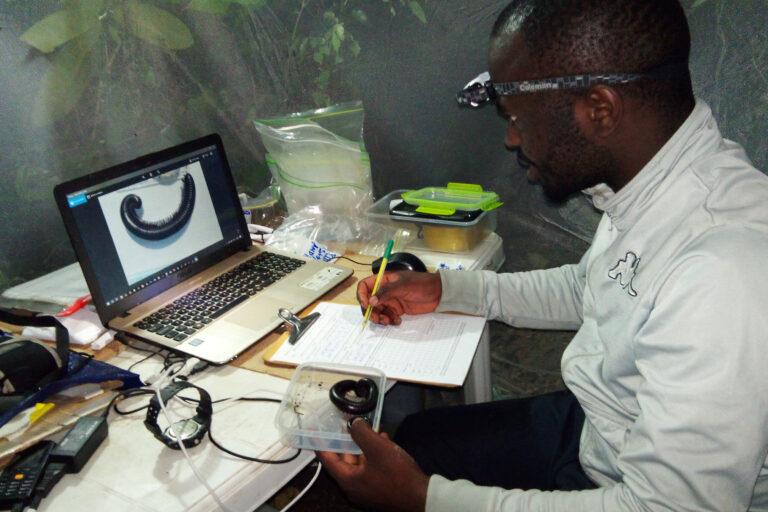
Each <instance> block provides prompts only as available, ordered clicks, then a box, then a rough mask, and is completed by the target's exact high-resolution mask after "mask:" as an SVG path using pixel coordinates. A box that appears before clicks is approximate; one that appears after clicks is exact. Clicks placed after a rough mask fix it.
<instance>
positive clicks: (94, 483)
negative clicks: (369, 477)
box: [38, 350, 314, 512]
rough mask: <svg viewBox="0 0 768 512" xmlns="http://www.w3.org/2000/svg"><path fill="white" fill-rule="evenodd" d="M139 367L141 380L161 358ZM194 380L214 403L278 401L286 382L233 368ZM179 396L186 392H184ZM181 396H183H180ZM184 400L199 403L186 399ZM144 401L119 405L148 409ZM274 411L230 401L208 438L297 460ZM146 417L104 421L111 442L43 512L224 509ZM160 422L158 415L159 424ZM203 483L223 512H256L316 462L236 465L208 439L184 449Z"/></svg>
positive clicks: (127, 359)
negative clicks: (247, 398)
mask: <svg viewBox="0 0 768 512" xmlns="http://www.w3.org/2000/svg"><path fill="white" fill-rule="evenodd" d="M142 357H144V354H141V353H139V352H136V351H132V350H128V351H125V352H122V353H121V354H120V355H119V356H117V358H115V359H114V360H112V361H110V362H112V363H113V364H116V365H117V366H121V367H127V366H129V365H130V364H131V363H133V362H135V361H138V360H139V359H141V358H142ZM153 361H154V362H152V363H149V362H147V363H142V364H140V365H139V366H137V367H136V368H135V371H137V372H138V373H140V374H141V375H142V378H145V377H146V376H147V375H151V374H152V373H155V372H156V371H157V369H159V364H158V362H159V358H154V360H153ZM191 381H192V382H193V383H195V384H198V385H200V386H202V387H204V388H205V389H206V390H207V391H209V393H210V394H211V398H212V399H213V400H217V399H221V398H227V397H233V396H240V395H243V394H246V393H248V394H249V396H258V397H268V398H280V397H281V396H282V394H283V392H284V390H285V388H286V387H287V386H288V381H287V380H285V379H281V378H277V377H272V376H270V375H266V374H261V373H257V372H252V371H249V370H243V369H239V368H235V367H232V366H222V367H216V368H209V369H208V370H206V371H205V372H203V373H201V374H199V375H195V376H193V377H192V379H191ZM182 393H184V392H183V391H182ZM185 396H186V395H185ZM189 396H196V395H195V394H194V393H189ZM148 399H149V396H147V397H146V398H137V399H133V401H131V402H123V404H122V405H123V408H124V409H128V408H129V407H130V405H131V404H140V403H146V401H147V400H148ZM276 411H277V404H275V403H269V402H266V403H265V402H245V401H238V402H230V403H228V404H223V405H214V416H213V423H212V432H213V434H214V437H215V438H216V440H217V441H218V442H219V443H220V444H222V445H224V446H225V447H227V448H228V449H230V450H233V451H235V452H238V453H243V454H247V455H251V456H255V457H260V458H269V459H282V458H286V457H288V456H290V455H291V454H293V453H295V450H293V449H290V448H286V447H284V446H283V445H282V444H281V443H280V442H279V440H278V432H277V430H276V429H275V427H274V425H273V417H274V415H275V413H276ZM171 412H172V413H174V412H177V413H178V414H179V415H178V418H179V419H180V418H181V417H185V416H186V417H188V416H192V415H193V409H191V408H186V409H185V408H183V407H180V406H175V407H174V408H173V409H172V410H171ZM144 417H145V412H144V411H141V412H137V413H134V414H131V415H128V416H121V415H119V414H116V413H115V412H114V411H112V412H110V414H109V435H108V437H107V439H106V440H105V441H104V442H103V444H102V445H101V446H100V447H99V448H98V450H97V451H96V452H95V453H94V455H93V456H92V457H91V460H90V461H89V462H88V463H87V464H86V465H85V467H84V468H83V469H82V470H81V471H80V473H77V474H68V475H65V476H64V478H63V479H62V480H61V481H60V482H59V483H58V485H57V486H56V487H54V489H53V491H51V494H49V495H48V497H47V498H46V499H45V500H43V502H42V503H41V505H40V507H39V509H38V510H40V511H41V512H59V511H61V512H71V511H73V510H79V511H94V512H95V511H102V510H103V511H110V512H122V511H125V512H129V511H130V512H150V511H151V512H173V511H212V510H222V509H221V508H220V507H219V506H218V504H217V503H216V500H215V499H214V498H213V497H212V496H211V495H210V493H209V492H208V491H207V489H206V488H205V486H204V485H203V484H202V483H201V482H200V481H199V480H198V478H197V477H196V476H195V473H194V471H193V470H192V468H191V466H190V465H189V463H188V461H187V460H186V459H185V457H184V455H183V454H182V452H181V451H177V450H172V449H170V448H167V447H166V446H165V445H163V444H162V443H161V442H159V441H158V440H156V439H155V438H154V437H153V436H152V434H151V433H150V432H149V431H148V430H147V429H146V428H145V426H144V424H143V421H144ZM160 421H163V418H162V413H161V419H160ZM188 453H189V455H190V457H191V459H192V462H193V463H194V464H195V465H196V467H197V469H198V471H199V473H200V474H201V476H202V477H203V478H204V479H205V480H206V481H207V482H208V484H209V485H210V486H211V487H212V488H213V490H214V492H215V493H216V495H217V496H218V498H219V499H220V500H221V501H222V502H223V504H224V506H225V507H226V509H227V510H229V511H231V512H239V511H253V510H254V509H256V508H257V507H258V506H259V505H261V504H262V503H264V502H265V501H267V500H268V499H269V498H270V497H271V496H272V495H273V494H274V493H275V492H277V491H278V490H279V489H280V488H281V487H283V486H284V485H285V484H286V483H287V482H288V481H289V480H290V479H291V478H293V476H295V475H296V474H297V473H298V472H299V471H300V470H301V469H302V468H303V467H304V466H306V465H307V464H308V463H309V462H311V461H312V459H314V452H309V451H303V452H302V453H301V454H300V455H299V457H298V458H297V459H295V460H293V461H291V462H289V463H286V464H259V463H255V462H248V461H245V460H242V459H238V458H236V457H233V456H231V455H227V454H225V453H223V452H221V451H220V450H218V449H217V448H216V447H215V446H213V444H212V443H211V442H210V441H209V440H208V439H207V437H206V439H205V440H204V441H203V442H202V443H201V444H200V445H199V446H197V447H194V448H191V449H189V450H188Z"/></svg>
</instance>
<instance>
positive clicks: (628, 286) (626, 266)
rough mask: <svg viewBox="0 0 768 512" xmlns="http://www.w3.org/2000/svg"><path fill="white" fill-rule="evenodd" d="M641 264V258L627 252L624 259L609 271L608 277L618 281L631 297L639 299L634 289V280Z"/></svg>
mask: <svg viewBox="0 0 768 512" xmlns="http://www.w3.org/2000/svg"><path fill="white" fill-rule="evenodd" d="M639 264H640V258H638V257H637V255H636V254H635V253H633V252H632V251H627V255H626V256H624V259H621V260H619V261H618V262H617V263H616V265H615V266H614V267H613V268H612V269H611V270H609V271H608V277H610V278H611V279H613V280H614V281H618V282H619V284H620V285H621V287H622V288H624V289H625V290H627V293H628V294H629V296H630V297H637V292H636V291H635V289H634V288H632V280H633V279H634V278H635V272H637V266H638V265H639Z"/></svg>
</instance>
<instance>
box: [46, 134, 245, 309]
mask: <svg viewBox="0 0 768 512" xmlns="http://www.w3.org/2000/svg"><path fill="white" fill-rule="evenodd" d="M54 194H55V196H56V200H57V204H58V206H59V209H60V211H61V213H62V218H63V219H64V223H65V226H66V227H67V232H68V233H69V235H70V238H71V239H72V242H73V246H74V248H75V252H76V253H77V256H78V259H79V260H80V264H81V266H82V268H83V273H84V275H85V277H86V281H87V282H88V285H89V288H90V289H91V294H92V295H93V299H94V304H95V305H96V307H97V310H98V311H99V315H100V317H101V320H102V321H103V322H104V323H105V324H106V323H107V322H108V321H109V320H110V319H111V318H114V317H115V316H117V315H119V314H120V313H122V312H124V311H126V310H128V309H130V308H132V307H134V306H136V305H138V304H141V303H142V302H144V301H146V300H148V299H149V298H152V297H154V296H155V295H157V294H159V293H161V292H163V291H165V290H167V289H168V288H170V287H172V286H174V285H175V284H177V283H179V282H181V281H182V280H184V279H186V278H187V277H189V276H191V275H194V274H196V273H197V272H200V271H202V270H205V269H206V268H208V267H209V266H210V265H212V264H214V263H216V262H218V261H221V260H222V259H224V258H226V257H227V256H229V255H231V254H233V253H234V252H236V251H238V250H240V249H243V248H245V247H247V246H249V245H250V237H249V235H248V232H247V229H246V226H245V221H244V218H243V215H242V209H241V208H240V203H239V201H238V198H237V193H236V191H235V186H234V181H233V178H232V174H231V171H230V169H229V165H228V163H227V160H226V156H225V154H224V149H223V146H222V144H221V139H220V138H219V137H218V136H217V135H211V136H208V137H203V138H202V139H198V140H196V141H192V142H189V143H185V144H182V145H180V146H176V147H174V148H170V149H167V150H164V151H161V152H159V153H154V154H151V155H147V156H143V157H141V158H138V159H136V160H132V161H131V162H126V163H124V164H120V165H117V166H114V167H111V168H109V169H105V170H103V171H99V172H97V173H94V174H91V175H88V176H84V177H82V178H78V179H75V180H73V181H71V182H67V183H63V184H61V185H59V186H57V187H56V189H55V191H54Z"/></svg>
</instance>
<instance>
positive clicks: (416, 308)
mask: <svg viewBox="0 0 768 512" xmlns="http://www.w3.org/2000/svg"><path fill="white" fill-rule="evenodd" d="M376 277H377V276H375V275H373V276H369V277H367V278H365V279H363V280H362V281H360V282H359V283H358V285H357V301H358V302H359V303H360V307H361V308H362V311H363V314H365V311H366V309H368V304H369V303H370V305H371V316H370V321H372V322H374V323H377V324H382V325H390V324H392V325H400V323H401V322H402V318H401V317H402V315H403V314H408V315H419V314H422V313H431V312H433V311H434V310H435V308H437V305H438V303H439V302H440V297H441V296H442V292H443V285H442V282H441V280H440V275H439V274H432V273H428V272H409V271H397V272H385V273H384V275H383V276H382V278H381V282H380V283H379V286H378V289H377V290H376V295H375V296H373V297H371V294H372V291H373V288H374V284H375V283H376Z"/></svg>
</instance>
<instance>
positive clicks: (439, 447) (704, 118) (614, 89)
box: [318, 0, 768, 512]
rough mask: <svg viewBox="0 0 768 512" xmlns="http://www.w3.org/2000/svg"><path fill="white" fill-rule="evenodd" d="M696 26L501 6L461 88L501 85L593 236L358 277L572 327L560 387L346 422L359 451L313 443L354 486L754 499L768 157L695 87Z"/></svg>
mask: <svg viewBox="0 0 768 512" xmlns="http://www.w3.org/2000/svg"><path fill="white" fill-rule="evenodd" d="M689 46H690V42H689V32H688V27H687V24H686V20H685V15H684V13H683V10H682V8H681V7H680V5H679V4H678V3H677V1H676V0H514V1H513V2H512V3H511V4H510V5H509V6H508V7H507V8H506V9H505V10H504V12H503V13H502V14H501V15H500V17H499V18H498V20H497V22H496V24H495V26H494V29H493V32H492V36H491V40H490V51H489V64H490V78H491V80H492V82H493V83H488V84H485V85H481V86H478V87H476V88H475V89H473V90H472V91H473V92H474V94H473V95H471V97H470V95H469V93H467V94H465V95H464V96H462V97H463V98H465V99H467V101H469V102H474V103H476V102H477V101H481V100H483V99H484V98H485V97H488V98H489V99H490V100H492V101H495V102H496V106H497V108H498V110H499V112H500V113H501V114H502V115H504V116H505V117H507V118H508V119H509V126H508V129H507V133H506V140H505V143H506V145H507V146H508V147H510V148H512V149H515V150H516V151H517V152H518V158H519V160H520V162H521V164H524V165H525V166H527V167H528V171H527V174H528V177H529V178H530V179H531V180H533V181H536V182H538V183H539V184H541V186H542V187H543V188H544V191H545V192H546V194H547V195H548V196H549V197H550V198H552V199H554V200H562V199H564V198H567V197H569V196H570V195H572V194H574V193H577V192H579V191H580V190H585V191H586V192H587V193H589V194H591V195H592V198H593V202H594V204H595V206H596V207H597V208H599V209H600V210H602V211H603V212H604V214H603V217H602V219H601V222H600V224H599V226H598V228H597V231H596V233H595V236H594V239H593V241H592V244H591V246H590V248H589V250H588V251H587V252H586V254H585V255H584V256H583V258H582V259H581V261H580V262H579V263H578V264H574V265H566V266H563V267H560V268H556V269H550V270H544V271H532V272H525V273H516V274H495V273H492V272H441V273H440V274H410V273H388V274H387V275H386V276H385V278H384V280H383V282H382V285H381V286H380V288H379V292H378V293H377V295H376V297H371V296H370V290H371V287H372V282H371V280H370V279H368V280H366V281H363V282H361V283H360V285H359V288H358V298H359V300H360V303H361V305H362V307H363V308H365V307H367V305H368V303H369V302H370V304H371V305H372V306H373V313H372V315H371V318H372V320H373V321H374V322H379V323H383V324H390V323H394V324H397V323H399V322H400V317H401V315H402V314H414V313H422V312H426V311H433V310H437V311H461V312H466V313H473V314H482V315H486V316H487V317H488V318H490V319H499V320H502V321H504V322H507V323H509V324H510V325H513V326H520V327H533V328H556V329H567V328H573V329H577V332H576V334H575V336H574V338H573V340H572V341H571V343H570V344H569V345H568V347H567V348H566V350H565V352H564V354H563V357H562V364H561V368H562V374H563V379H564V381H565V384H566V386H567V388H568V390H569V391H567V392H562V393H555V394H551V395H544V396H542V397H533V398H527V399H523V400H515V401H506V402H491V403H488V404H478V405H472V406H466V407H460V408H444V409H433V410H427V411H424V412H422V413H420V414H418V415H415V416H412V417H409V418H407V419H406V420H405V421H404V423H403V425H402V426H401V428H400V429H399V430H398V433H397V435H396V436H395V442H392V441H390V440H388V439H387V438H386V437H385V436H382V435H379V434H377V433H375V432H373V431H372V430H371V429H370V428H369V427H368V426H367V425H366V424H365V422H363V421H357V422H355V424H354V425H353V426H352V429H351V434H352V437H353V438H354V439H355V440H356V442H357V443H358V444H359V446H360V447H361V449H362V450H363V453H364V454H363V455H361V456H360V457H351V456H348V455H345V456H339V455H336V454H329V453H320V454H318V456H319V457H320V459H321V461H322V462H323V464H324V465H325V467H326V469H327V470H328V471H329V472H330V473H331V475H333V476H334V477H335V478H336V479H337V481H338V482H339V483H340V485H341V487H342V489H344V490H345V491H346V492H347V493H348V495H349V496H350V498H351V499H352V500H353V501H355V502H359V503H362V504H364V505H366V506H370V507H374V508H380V509H386V510H419V511H420V510H425V509H426V510H428V511H440V512H445V511H451V510H472V511H476V510H509V511H513V510H514V511H526V512H528V511H539V510H541V511H544V510H546V511H569V512H572V511H601V510H604V511H625V510H626V511H640V510H642V511H647V510H668V511H678V512H679V511H693V510H696V511H702V510H709V511H735V510H750V511H757V510H768V466H767V465H766V454H767V453H768V377H766V376H767V375H768V357H767V356H766V349H768V287H767V286H765V284H764V283H763V279H764V276H765V275H766V273H765V270H764V265H765V262H766V261H768V209H766V206H765V205H766V204H768V178H766V176H765V175H763V174H762V173H760V172H759V171H757V170H755V169H754V168H753V167H752V166H751V164H750V163H749V160H748V159H747V157H746V155H745V154H744V152H743V150H742V149H741V147H740V146H738V145H737V144H735V143H732V142H730V141H726V140H724V139H723V138H722V137H721V135H720V133H719V131H718V129H717V125H716V123H715V121H714V120H713V118H712V115H711V112H710V110H709V108H708V107H707V106H706V104H704V103H703V102H701V101H700V100H695V99H694V96H693V93H692V89H691V84H690V78H689V75H688V71H687V61H688V54H689ZM581 74H589V75H592V76H590V77H589V78H588V79H582V80H580V81H578V80H573V79H569V78H562V77H570V76H573V75H581ZM553 77H554V78H557V79H555V80H543V81H536V80H539V79H547V78H553ZM521 81H522V82H523V83H520V82H521ZM552 84H558V85H557V88H555V87H554V86H553V85H552ZM563 85H565V86H566V87H569V88H566V89H563V88H562V86H563ZM396 443H397V444H396ZM409 453H410V454H411V455H412V456H413V457H414V458H415V459H414V458H412V457H411V455H408V454H409Z"/></svg>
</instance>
